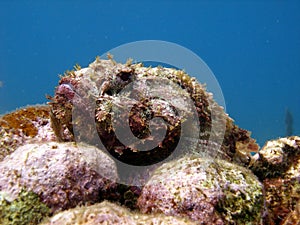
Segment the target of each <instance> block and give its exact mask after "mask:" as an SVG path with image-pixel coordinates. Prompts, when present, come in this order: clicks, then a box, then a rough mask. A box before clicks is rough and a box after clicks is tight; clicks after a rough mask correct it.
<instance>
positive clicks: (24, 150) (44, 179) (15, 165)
mask: <svg viewBox="0 0 300 225" xmlns="http://www.w3.org/2000/svg"><path fill="white" fill-rule="evenodd" d="M117 179H118V176H117V171H116V167H115V164H114V162H113V161H112V160H111V159H110V158H109V157H108V156H107V155H106V154H104V153H103V152H102V151H100V150H99V149H97V148H95V147H92V146H88V145H86V144H80V143H79V144H75V143H57V142H49V143H45V144H40V143H38V144H26V145H24V146H21V147H19V148H18V149H17V150H16V151H15V152H13V153H12V154H11V155H9V156H7V157H6V158H5V159H4V160H3V161H2V162H0V190H1V191H3V192H6V193H8V195H10V196H11V199H15V198H16V197H17V196H18V194H19V193H20V192H21V190H22V189H23V188H26V190H28V191H32V192H34V193H36V194H37V195H38V196H39V197H40V198H41V200H42V202H44V203H45V204H46V205H47V206H48V207H49V208H51V210H52V212H55V211H57V210H62V209H68V208H70V207H75V206H77V205H78V204H82V203H87V202H91V203H93V202H97V201H99V200H100V199H101V198H104V197H105V196H106V195H107V194H108V193H109V191H110V190H112V189H113V188H114V182H115V181H116V180H117Z"/></svg>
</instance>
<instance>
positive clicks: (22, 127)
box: [0, 105, 57, 161]
mask: <svg viewBox="0 0 300 225" xmlns="http://www.w3.org/2000/svg"><path fill="white" fill-rule="evenodd" d="M55 140H57V138H56V136H55V134H54V132H53V130H52V128H51V126H50V107H49V106H47V105H35V106H28V107H24V108H21V109H18V110H16V111H13V112H10V113H7V114H5V115H2V116H0V161H2V159H3V158H4V157H5V156H7V155H9V154H10V153H12V152H13V151H14V150H15V149H16V148H17V147H19V146H21V145H23V144H25V143H29V142H37V141H55Z"/></svg>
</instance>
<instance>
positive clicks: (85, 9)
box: [0, 0, 300, 145]
mask: <svg viewBox="0 0 300 225" xmlns="http://www.w3.org/2000/svg"><path fill="white" fill-rule="evenodd" d="M299 12H300V1H271V0H269V1H265V2H264V1H226V3H225V1H224V2H222V1H220V2H217V1H207V2H204V1H60V2H58V1H57V2H55V1H49V3H47V2H46V1H26V2H25V1H8V0H7V1H3V0H2V1H0V81H1V82H2V83H3V86H2V87H0V114H1V113H5V112H7V111H10V110H14V109H15V108H17V107H21V106H24V105H27V104H36V103H44V102H46V101H47V100H46V99H45V94H53V90H54V87H55V86H56V85H57V82H58V74H62V73H63V72H64V71H65V70H67V69H72V68H73V65H74V64H75V63H79V64H80V65H82V66H83V67H84V66H87V65H88V64H89V63H90V62H92V61H93V60H94V58H95V56H96V55H101V54H103V53H104V52H106V51H108V50H110V49H112V48H114V47H117V46H119V45H121V44H124V43H127V42H132V41H137V40H148V39H156V40H164V41H170V42H175V43H177V44H180V45H182V46H184V47H186V48H189V49H190V50H192V51H193V52H195V53H196V54H197V55H199V56H200V57H201V58H202V59H203V60H204V61H205V62H206V63H207V64H208V66H209V67H210V68H211V70H212V71H213V72H214V74H215V76H216V78H217V79H218V81H219V83H220V86H221V88H222V90H223V94H224V98H225V101H226V109H227V113H229V115H230V116H231V117H233V118H234V119H235V121H236V123H237V124H238V125H239V126H240V127H243V128H245V129H248V130H251V131H252V133H253V137H254V138H256V139H257V140H258V142H259V143H260V144H261V145H263V143H264V142H265V141H266V140H267V139H271V138H277V137H279V136H284V135H285V123H284V117H285V110H286V109H287V108H288V109H289V110H290V111H291V112H292V114H293V116H294V131H295V132H294V133H295V134H298V135H300V118H299V116H298V115H300V88H299V83H300V82H299V80H300V76H299V75H300V13H299ZM0 86H1V85H0Z"/></svg>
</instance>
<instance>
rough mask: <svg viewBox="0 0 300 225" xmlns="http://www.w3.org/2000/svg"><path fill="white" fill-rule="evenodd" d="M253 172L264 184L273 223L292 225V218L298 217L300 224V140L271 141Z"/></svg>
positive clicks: (253, 165) (282, 139)
mask: <svg viewBox="0 0 300 225" xmlns="http://www.w3.org/2000/svg"><path fill="white" fill-rule="evenodd" d="M250 168H251V169H252V171H253V172H254V173H255V174H256V175H257V176H258V177H259V179H260V180H261V181H262V182H263V184H264V188H265V198H266V207H267V209H268V213H269V217H270V221H272V222H273V224H289V223H288V222H287V221H288V220H289V218H290V219H292V218H293V217H296V216H298V221H300V217H299V214H297V212H298V211H299V208H298V207H299V203H298V202H299V200H300V137H297V136H292V137H286V138H280V139H278V140H272V141H268V142H267V143H266V144H265V146H264V147H263V148H262V149H261V150H260V151H259V152H258V153H257V154H256V155H255V156H254V157H253V162H252V166H251V167H250ZM293 215H294V216H293ZM284 220H285V223H283V221H284ZM290 224H294V223H290Z"/></svg>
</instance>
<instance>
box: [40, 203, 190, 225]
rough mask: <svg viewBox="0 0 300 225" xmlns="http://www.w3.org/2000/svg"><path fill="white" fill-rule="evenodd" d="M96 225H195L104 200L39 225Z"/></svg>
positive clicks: (180, 219)
mask: <svg viewBox="0 0 300 225" xmlns="http://www.w3.org/2000/svg"><path fill="white" fill-rule="evenodd" d="M68 224H78V225H96V224H124V225H125V224H130V225H143V224H144V225H146V224H153V225H159V224H165V225H195V223H193V222H192V221H189V220H188V219H184V218H177V217H172V216H165V215H161V214H155V215H154V214H153V215H144V214H141V213H138V212H130V211H129V210H128V209H126V208H124V207H121V206H119V205H116V204H113V203H110V202H107V201H104V202H102V203H98V204H95V205H92V206H83V207H77V208H75V209H71V210H67V211H64V212H61V213H58V214H56V215H54V216H53V217H52V218H48V219H46V220H45V221H44V222H43V223H41V225H68Z"/></svg>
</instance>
